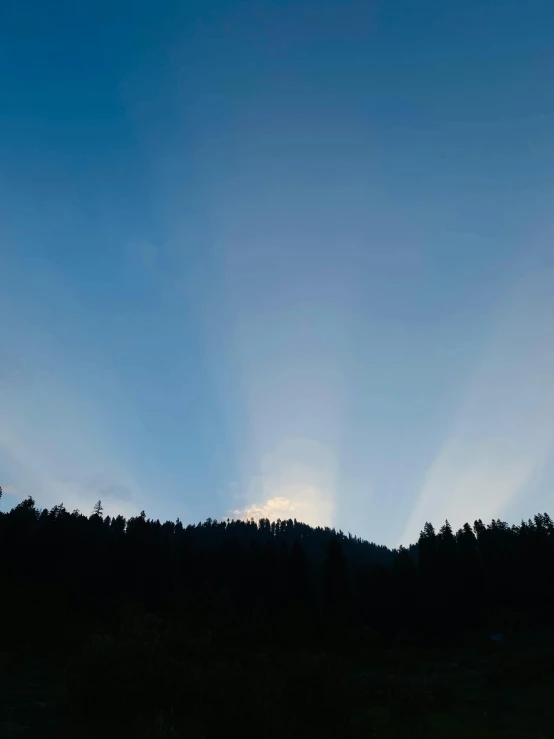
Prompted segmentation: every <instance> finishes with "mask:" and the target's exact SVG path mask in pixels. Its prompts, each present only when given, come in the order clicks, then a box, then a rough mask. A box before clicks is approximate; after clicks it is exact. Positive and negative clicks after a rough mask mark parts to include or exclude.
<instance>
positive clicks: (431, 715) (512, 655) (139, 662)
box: [0, 631, 554, 739]
mask: <svg viewBox="0 0 554 739" xmlns="http://www.w3.org/2000/svg"><path fill="white" fill-rule="evenodd" d="M226 735H228V736H241V737H249V736H256V737H285V736H287V737H291V736H292V737H296V736H298V737H310V736H314V737H315V736H317V737H327V736H329V737H331V736H333V737H335V736H336V737H338V736H340V737H382V738H383V739H385V738H389V737H390V738H392V737H415V738H416V739H417V737H430V738H432V737H451V738H453V739H454V738H456V737H460V739H462V737H463V738H464V739H465V738H466V737H473V738H474V739H479V738H480V737H494V738H496V739H501V738H502V739H504V738H506V739H508V738H509V737H522V738H525V739H553V738H554V649H552V648H551V647H550V646H548V645H546V644H545V639H544V638H542V639H541V638H538V639H536V640H535V643H531V641H530V640H529V639H527V640H526V641H525V642H524V641H522V640H521V639H520V640H517V641H516V640H512V642H511V643H502V644H496V643H493V642H491V641H490V640H487V639H484V638H483V639H482V640H479V639H476V640H474V641H473V643H472V644H469V645H466V646H464V647H463V648H457V649H418V648H415V647H413V646H410V645H401V644H397V645H395V646H393V647H389V648H372V649H369V648H361V649H360V650H359V653H358V654H357V655H352V654H351V655H349V656H346V657H345V656H342V657H339V656H332V655H330V654H327V655H326V654H323V653H311V654H308V653H303V652H296V653H294V654H287V653H285V652H283V651H282V650H281V651H279V652H275V653H273V654H268V653H257V652H256V650H247V651H245V652H243V653H242V654H240V653H234V654H233V653H232V651H229V650H228V651H227V652H226V654H225V656H224V657H221V655H220V654H218V650H217V649H212V648H211V646H210V644H209V636H204V637H203V638H200V639H199V638H197V639H194V640H192V639H190V637H185V638H183V639H182V641H181V644H180V645H177V644H176V643H175V640H173V642H172V644H171V648H167V645H164V644H163V643H160V642H159V634H156V633H155V631H148V633H146V632H144V631H143V632H141V633H140V634H134V635H131V636H130V637H129V638H127V637H125V636H122V637H120V638H118V639H117V640H114V639H113V637H107V636H106V637H102V636H99V637H97V638H96V639H95V640H93V642H89V644H88V646H87V647H85V648H84V649H81V650H80V653H79V656H78V657H76V658H68V657H67V656H63V655H62V654H60V653H58V654H57V655H55V654H54V655H52V654H50V655H48V656H45V655H42V656H40V657H39V656H36V654H35V655H31V654H30V653H27V654H26V655H25V654H23V653H21V652H19V653H8V652H7V651H5V652H4V653H2V654H1V655H0V737H2V739H11V738H15V737H17V738H21V739H31V738H34V737H41V738H46V737H49V738H51V739H54V738H56V739H58V738H59V739H62V738H65V737H72V738H73V737H75V738H77V737H79V738H84V739H86V738H87V737H102V738H103V739H111V738H112V737H113V738H114V739H115V738H116V737H117V738H120V737H129V738H130V739H135V738H136V739H147V738H148V739H169V738H170V737H183V738H184V737H186V738H187V739H202V738H204V737H212V736H213V737H222V736H226Z"/></svg>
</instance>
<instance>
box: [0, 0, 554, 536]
mask: <svg viewBox="0 0 554 739" xmlns="http://www.w3.org/2000/svg"><path fill="white" fill-rule="evenodd" d="M0 14H1V18H2V20H1V22H0V80H1V95H0V347H1V349H0V485H2V487H3V488H4V493H5V495H4V497H3V499H2V501H1V504H2V509H3V510H7V509H9V508H10V507H12V506H13V505H14V504H16V503H17V502H19V501H20V500H21V499H23V498H24V497H27V496H28V495H32V496H33V497H34V498H35V499H36V501H37V504H38V505H39V506H41V507H42V506H48V507H51V506H53V505H55V504H58V503H61V502H63V503H64V505H65V506H66V507H67V508H68V509H69V510H73V509H75V508H77V509H80V510H81V511H83V512H85V513H87V514H88V513H89V512H90V511H91V509H92V506H93V504H94V503H95V501H96V500H98V499H101V500H102V502H103V504H104V507H105V510H106V512H107V513H112V514H113V513H123V514H124V515H126V516H131V515H136V514H137V513H138V512H140V511H141V510H142V509H145V510H146V512H147V515H149V516H151V517H154V518H160V519H161V520H165V519H175V518H176V517H179V518H180V519H181V520H182V521H183V522H185V523H190V522H198V521H201V520H204V519H206V518H208V517H211V518H215V519H221V518H225V517H229V516H231V517H232V516H234V517H238V516H242V517H251V516H253V517H259V516H268V517H270V518H278V517H281V518H297V519H298V520H303V521H306V522H308V523H310V524H313V525H323V526H336V527H337V528H339V529H342V530H343V531H345V532H346V531H350V532H352V533H354V534H356V535H358V536H361V537H364V538H367V539H369V540H372V541H376V542H378V543H383V544H387V545H389V546H397V545H398V544H400V543H403V544H408V543H410V542H412V541H414V540H416V539H417V536H418V534H419V531H420V530H421V528H422V527H423V524H424V523H425V522H426V521H432V522H433V523H434V524H435V525H436V526H440V525H441V524H442V522H443V521H444V520H445V519H446V518H448V519H449V520H450V522H451V524H452V525H453V526H454V527H455V528H456V527H458V526H460V525H462V524H463V523H464V522H465V521H470V522H471V523H472V522H473V521H474V520H475V519H476V518H483V520H485V521H487V520H490V519H491V518H493V517H494V518H498V517H500V518H503V519H505V520H508V521H509V522H510V523H515V522H518V521H519V520H521V518H522V517H524V518H528V517H529V516H532V515H533V514H535V513H536V512H538V511H541V512H542V511H545V510H546V511H548V510H549V511H550V512H551V513H552V512H553V511H552V501H553V498H554V454H553V450H554V250H553V236H554V216H553V213H554V209H553V197H552V195H553V192H554V137H553V136H552V131H553V130H554V87H553V85H552V79H553V78H554V49H553V47H552V37H553V33H554V6H553V5H552V3H551V2H549V1H546V0H545V1H543V0H529V1H528V2H526V3H522V2H519V0H502V1H500V0H488V2H482V1H477V0H466V2H464V3H448V2H446V3H445V2H443V1H442V0H419V1H418V2H413V1H412V0H389V1H388V2H377V1H376V2H373V1H372V0H364V1H363V2H361V1H358V0H355V1H352V0H273V1H272V2H270V1H269V0H242V1H239V0H201V1H200V0H190V1H188V2H175V1H174V0H156V2H154V0H133V2H130V1H128V0H110V2H107V0H94V2H92V0H83V1H82V2H80V3H72V2H66V1H62V0H60V1H53V2H46V1H45V0H40V2H39V1H38V0H20V2H17V3H5V4H3V6H2V7H1V8H0Z"/></svg>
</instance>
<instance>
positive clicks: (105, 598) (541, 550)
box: [0, 498, 554, 737]
mask: <svg viewBox="0 0 554 739" xmlns="http://www.w3.org/2000/svg"><path fill="white" fill-rule="evenodd" d="M0 555H1V556H0V577H1V584H2V595H3V598H2V608H1V616H0V626H1V627H2V634H4V635H9V642H6V643H5V644H4V646H3V653H5V654H12V653H13V654H16V653H17V654H18V655H19V656H21V655H26V656H27V658H36V657H41V658H45V659H48V660H49V662H50V663H51V664H53V663H54V662H55V664H56V665H59V666H60V670H61V672H60V675H63V677H60V680H62V681H63V682H64V685H65V688H64V705H65V706H66V707H67V710H68V713H71V712H73V714H76V715H79V716H85V717H88V718H87V726H92V725H93V724H94V721H95V720H99V718H102V717H104V719H105V720H107V718H106V717H108V716H109V717H110V722H111V723H110V724H109V725H110V726H115V727H119V728H118V729H117V731H119V733H118V734H114V735H118V736H143V735H144V736H146V735H147V734H141V729H140V727H143V726H149V727H150V729H148V731H150V732H151V733H150V734H148V736H153V737H154V736H156V737H158V736H159V737H161V736H181V733H179V732H185V733H186V734H187V736H198V737H201V736H211V735H215V733H217V732H218V731H219V730H220V728H221V726H223V725H225V726H227V727H228V722H229V721H232V720H236V721H240V725H241V727H242V729H243V732H246V734H247V735H254V733H256V732H255V728H256V725H257V722H263V721H267V720H268V718H267V715H266V712H272V714H273V724H272V725H269V724H262V725H263V726H264V729H263V731H261V733H260V731H258V734H259V735H261V736H274V735H277V734H278V733H281V732H283V731H288V733H289V734H292V735H295V731H296V732H298V733H299V734H300V733H302V734H303V735H306V734H308V735H309V731H308V729H307V727H310V730H313V732H315V733H317V734H318V735H320V736H321V735H334V734H335V732H336V731H338V730H339V728H340V729H341V731H343V733H345V732H346V735H348V736H350V735H351V736H357V735H358V734H357V733H356V731H355V727H354V728H353V727H352V726H351V724H350V723H349V721H350V718H349V716H351V714H352V711H353V710H354V709H353V708H352V705H351V704H352V700H355V699H356V691H355V689H354V688H352V686H351V685H350V686H349V688H348V690H347V692H348V699H346V698H341V690H344V689H345V688H344V681H343V682H341V681H340V680H339V683H340V684H339V683H337V679H338V678H337V675H339V674H340V670H338V669H337V668H336V665H335V666H334V667H333V665H334V664H335V663H334V662H333V660H344V659H346V660H354V661H355V660H356V659H359V658H360V657H361V655H367V654H368V653H369V652H368V650H369V651H370V652H371V654H373V655H375V650H383V649H391V648H395V649H403V648H404V647H405V648H406V649H408V648H409V649H414V648H417V649H437V648H443V649H456V648H460V647H461V646H463V645H464V644H467V643H468V639H469V640H471V639H478V638H488V636H489V635H490V634H492V633H501V634H523V633H525V634H528V633H530V632H544V631H549V630H551V627H552V625H553V618H554V610H553V596H552V583H553V574H554V523H553V522H552V520H551V518H550V517H549V516H548V515H547V514H546V513H544V514H538V515H536V516H535V517H534V519H533V520H529V521H522V522H521V524H519V525H513V526H509V525H508V524H507V523H505V522H503V521H500V520H493V521H492V522H491V523H488V524H484V523H483V522H482V521H480V520H478V521H475V522H474V523H473V525H470V524H467V523H466V524H465V525H464V526H463V527H462V528H461V529H459V530H458V531H456V532H454V531H453V530H452V529H451V527H450V525H449V523H448V522H445V523H444V525H442V526H441V527H440V529H439V530H438V531H436V530H435V529H434V527H433V525H432V524H431V523H426V524H425V525H424V527H423V530H422V532H421V535H420V537H419V540H418V542H416V543H414V544H413V545H412V546H410V547H409V548H407V549H406V548H402V547H401V548H400V549H398V550H390V549H388V548H387V547H384V546H379V545H376V544H373V543H369V542H367V541H363V540H362V539H359V538H357V537H355V536H352V535H350V534H344V533H343V532H341V531H336V530H334V529H329V528H319V527H317V528H313V527H311V526H308V525H306V524H304V523H300V522H298V521H296V520H286V521H274V522H273V521H272V522H270V521H269V520H260V521H258V522H255V521H254V520H251V521H235V520H233V521H231V520H226V521H214V520H211V519H208V520H207V521H205V522H203V523H198V524H189V525H183V524H182V523H181V522H180V521H179V520H177V521H176V522H172V521H166V522H165V523H161V522H160V521H158V520H152V519H149V518H147V516H146V514H145V513H144V512H143V513H141V514H140V515H139V516H136V517H133V518H130V519H128V520H125V518H123V517H122V516H117V517H115V518H111V517H110V516H104V515H103V510H102V504H101V502H100V501H99V502H98V504H97V505H96V506H95V508H94V510H93V511H92V513H91V514H90V515H84V514H83V513H80V512H78V511H73V512H69V511H67V510H66V509H65V508H64V506H63V505H57V506H54V508H52V509H51V510H46V509H44V510H40V509H38V508H37V507H36V505H35V502H34V500H33V499H32V498H28V499H27V500H24V501H23V502H22V503H20V504H19V505H17V506H16V507H15V508H13V510H11V511H10V512H8V513H0ZM318 660H319V661H318ZM553 668H554V662H553ZM295 686H296V688H295ZM308 686H309V687H308ZM341 686H342V687H341ZM295 690H296V692H295ZM329 691H331V692H329ZM356 700H357V699H356ZM418 700H423V699H422V698H421V697H420V698H419V699H418ZM322 701H324V702H325V701H327V703H326V704H325V711H324V715H323V717H321V716H319V717H315V716H314V712H318V711H319V712H321V707H322V706H321V702H322ZM318 706H319V707H318ZM218 707H219V708H218ZM347 707H348V708H347ZM219 709H221V710H224V712H225V718H224V720H223V718H222V715H221V712H220V710H219ZM308 716H309V718H308ZM233 717H234V718H233ZM283 717H284V718H283ZM222 721H223V724H221V722H222ZM121 722H123V723H121ZM129 722H131V723H129ZM133 722H137V723H136V724H135V723H133ZM123 724H125V725H126V726H127V729H125V731H123V730H122V729H121V726H122V725H123ZM131 724H132V726H131ZM348 726H349V727H350V728H349V729H348V731H346V729H345V727H348ZM152 727H154V728H152ZM156 727H157V728H156ZM176 727H177V728H176ZM179 727H180V728H179ZM56 731H59V728H58V729H56ZM53 732H54V733H55V731H54V729H53ZM53 735H54V734H53ZM183 735H184V733H183ZM359 735H360V736H361V735H365V734H363V731H362V732H361V733H360V734H359ZM383 735H385V734H383ZM388 735H389V734H387V736H388ZM390 735H391V736H392V735H394V736H396V735H400V734H390ZM414 735H415V734H414ZM422 735H423V734H422Z"/></svg>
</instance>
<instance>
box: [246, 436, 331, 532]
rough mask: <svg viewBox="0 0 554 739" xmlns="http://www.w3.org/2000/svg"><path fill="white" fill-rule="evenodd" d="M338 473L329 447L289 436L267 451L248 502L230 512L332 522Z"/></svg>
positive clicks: (316, 523)
mask: <svg viewBox="0 0 554 739" xmlns="http://www.w3.org/2000/svg"><path fill="white" fill-rule="evenodd" d="M335 474H336V464H335V460H334V457H333V455H332V454H331V452H330V451H329V450H328V449H326V448H325V447H323V446H322V445H320V444H317V443H315V442H312V441H309V440H307V439H288V440H286V441H285V442H283V443H281V444H280V445H279V446H278V447H277V449H275V450H274V451H273V452H271V453H268V454H266V455H264V457H263V458H262V463H261V475H259V476H258V477H253V478H251V479H250V482H249V485H248V493H247V496H246V497H247V501H246V503H245V504H244V505H243V506H241V507H240V508H237V509H235V510H233V511H232V512H231V515H233V516H235V517H238V518H255V519H260V518H269V519H271V520H276V519H278V518H281V519H289V518H296V519H297V520H298V521H302V522H304V523H309V524H312V525H314V526H332V525H333V521H334V516H335V495H334V488H335Z"/></svg>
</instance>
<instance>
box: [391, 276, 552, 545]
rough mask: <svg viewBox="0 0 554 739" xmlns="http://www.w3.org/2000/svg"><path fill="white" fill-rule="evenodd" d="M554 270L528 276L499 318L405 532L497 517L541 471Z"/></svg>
mask: <svg viewBox="0 0 554 739" xmlns="http://www.w3.org/2000/svg"><path fill="white" fill-rule="evenodd" d="M552 279H553V275H552V272H551V271H549V270H546V271H545V270H543V271H541V273H540V274H539V273H532V274H530V275H528V277H527V278H526V279H525V281H524V283H523V284H522V285H521V286H520V289H519V291H518V293H517V294H516V296H515V297H514V299H513V301H512V304H511V306H510V307H509V309H508V310H507V311H506V312H505V315H504V317H503V319H502V320H501V321H500V323H499V326H498V329H497V331H496V334H495V336H494V337H493V340H492V341H491V344H490V347H489V349H488V351H487V353H486V355H485V356H484V358H483V360H482V363H481V365H480V367H479V369H478V371H477V372H476V373H475V375H474V377H473V378H472V381H471V383H470V386H469V388H468V391H467V393H466V397H465V399H464V402H463V404H462V407H461V409H460V413H459V416H458V419H457V420H456V422H455V423H454V425H453V428H452V432H451V434H450V437H449V438H448V439H447V441H446V442H445V444H444V445H443V447H442V449H441V450H440V452H439V454H438V455H437V457H436V459H435V460H434V462H433V464H432V465H431V467H430V469H429V473H428V475H427V479H426V480H425V483H424V485H423V488H422V490H421V494H420V496H419V499H418V501H417V503H416V505H415V507H414V509H413V511H412V513H411V515H410V518H409V520H408V521H407V524H406V526H405V529H404V533H403V535H402V537H401V540H400V541H401V543H403V544H406V543H407V542H410V541H414V540H415V539H417V536H418V534H419V531H420V530H421V528H422V526H423V524H424V522H425V521H428V520H432V521H434V522H435V523H441V522H443V521H444V520H445V519H446V518H448V520H449V521H450V522H451V523H452V524H453V525H454V526H456V527H457V526H459V525H461V524H463V523H464V522H465V521H469V522H471V523H472V522H473V521H474V520H475V519H476V518H483V519H490V518H493V517H498V516H500V515H501V514H502V511H503V510H504V509H505V508H506V507H507V505H508V504H509V503H511V502H512V501H513V500H514V499H515V497H516V496H517V495H518V494H520V493H521V492H523V491H524V490H525V489H526V488H527V487H528V486H529V485H530V484H531V483H532V482H533V481H534V480H535V479H536V478H537V477H538V475H540V472H541V470H542V469H543V467H544V465H545V463H546V462H547V459H548V457H549V455H550V452H551V450H552V448H553V445H554V425H553V424H552V418H553V417H554V330H553V329H552V326H551V325H550V318H551V316H552V315H553V310H554V298H553V296H552V290H551V286H552Z"/></svg>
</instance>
